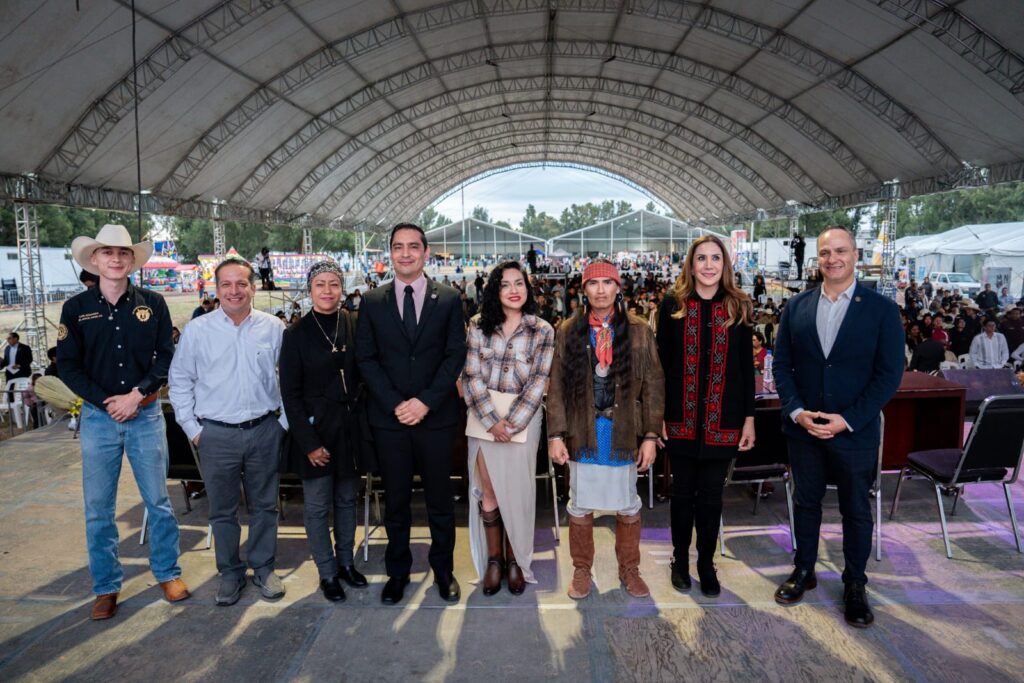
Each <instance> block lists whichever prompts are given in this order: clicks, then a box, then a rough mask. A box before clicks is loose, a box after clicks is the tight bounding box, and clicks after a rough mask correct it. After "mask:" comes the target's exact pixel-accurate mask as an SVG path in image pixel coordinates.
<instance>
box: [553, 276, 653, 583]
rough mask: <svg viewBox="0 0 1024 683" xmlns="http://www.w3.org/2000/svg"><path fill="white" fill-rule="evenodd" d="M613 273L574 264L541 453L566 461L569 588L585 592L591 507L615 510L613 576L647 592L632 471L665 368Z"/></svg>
mask: <svg viewBox="0 0 1024 683" xmlns="http://www.w3.org/2000/svg"><path fill="white" fill-rule="evenodd" d="M621 283H622V281H621V279H620V277H619V272H618V270H617V269H616V268H615V265H614V264H612V263H611V262H610V261H608V260H606V259H597V260H595V261H593V262H591V264H590V265H588V266H587V267H586V269H585V270H584V271H583V294H584V298H583V305H582V306H581V307H580V308H579V309H578V310H577V311H576V313H575V314H573V316H572V317H571V318H569V319H568V320H566V321H565V322H564V323H562V324H561V325H560V326H559V328H558V332H557V333H556V335H555V358H554V361H552V363H551V384H550V386H549V388H548V400H547V403H546V406H547V411H548V455H549V456H550V458H551V459H552V460H553V461H554V462H556V463H558V464H563V463H565V462H567V461H570V460H571V462H570V463H569V503H568V505H567V506H566V511H567V512H568V513H569V554H570V555H571V556H572V563H573V567H574V570H573V577H572V585H571V586H570V588H569V597H571V598H574V599H577V600H579V599H582V598H585V597H586V596H587V595H589V594H590V589H591V583H592V579H591V573H590V568H591V566H592V565H593V563H594V535H593V534H594V512H597V511H605V512H615V513H616V525H615V555H616V558H617V559H618V563H619V580H620V581H621V582H622V585H623V586H624V587H625V589H626V592H627V593H629V594H630V595H632V596H634V597H645V596H647V595H649V594H650V591H649V590H648V588H647V584H645V583H644V581H643V579H642V578H640V507H641V503H640V496H638V495H637V492H636V478H637V472H638V471H639V472H645V471H647V469H648V468H650V466H651V465H652V464H653V463H654V458H655V455H656V454H657V450H656V449H657V441H658V432H659V431H660V430H661V428H662V418H663V412H664V389H665V383H664V378H663V377H662V374H661V363H659V361H658V350H657V347H656V346H655V343H654V333H653V332H652V331H651V328H650V326H649V325H648V324H647V321H646V320H644V319H643V318H638V317H637V316H635V315H630V314H629V313H627V311H626V307H625V305H624V304H623V300H622V294H621V292H620V291H619V290H620V287H621Z"/></svg>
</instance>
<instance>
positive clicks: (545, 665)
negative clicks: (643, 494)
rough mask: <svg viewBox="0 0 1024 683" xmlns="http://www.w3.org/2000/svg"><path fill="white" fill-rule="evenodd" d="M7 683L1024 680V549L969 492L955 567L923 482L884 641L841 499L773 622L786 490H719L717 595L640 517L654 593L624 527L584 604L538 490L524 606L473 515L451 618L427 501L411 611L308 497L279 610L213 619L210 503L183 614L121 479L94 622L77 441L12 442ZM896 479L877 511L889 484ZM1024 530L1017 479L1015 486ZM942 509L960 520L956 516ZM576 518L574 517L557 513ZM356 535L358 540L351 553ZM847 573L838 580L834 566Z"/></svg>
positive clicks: (912, 490)
mask: <svg viewBox="0 0 1024 683" xmlns="http://www.w3.org/2000/svg"><path fill="white" fill-rule="evenodd" d="M0 449H2V456H0V553H2V555H0V557H2V560H0V680H5V681H12V680H42V681H52V680H76V681H77V680H96V681H107V680H110V679H116V680H123V681H146V682H147V683H154V682H156V681H176V680H216V681H279V680H280V681H292V680H356V681H363V680H381V681H403V680H432V681H433V680H472V681H477V682H479V681H481V680H485V681H487V680H490V681H496V680H509V679H513V678H516V679H519V680H537V679H564V680H580V681H617V680H625V681H630V680H635V681H661V680H664V681H682V680H712V679H713V680H721V681H728V680H752V681H762V680H767V681H787V682H788V681H805V680H806V681H821V680H835V681H847V680H878V681H887V680H915V681H938V680H941V681H985V682H986V683H994V682H996V681H1011V680H1017V681H1019V680H1022V679H1024V580H1022V579H1024V555H1020V554H1018V553H1017V552H1016V550H1015V548H1014V545H1013V536H1012V533H1011V531H1010V529H1009V524H1008V520H1007V514H1006V506H1005V502H1004V498H1003V495H1002V490H1001V489H1000V488H999V487H995V486H977V487H972V488H969V489H968V493H967V497H966V498H965V499H963V500H961V502H960V506H959V509H958V511H957V515H956V516H955V517H952V518H950V521H951V532H952V541H953V551H954V559H953V560H947V559H946V557H945V554H944V551H943V545H942V537H941V534H940V529H939V523H938V517H937V514H936V509H935V502H934V496H933V495H932V493H931V490H930V488H929V487H928V486H927V484H926V483H924V482H921V481H912V482H908V484H907V485H906V490H905V491H904V495H903V500H902V502H901V509H900V516H899V519H898V521H897V522H888V521H887V520H886V521H885V522H884V526H883V530H884V531H883V555H882V560H881V562H876V561H875V560H874V559H872V560H871V561H870V565H869V568H868V571H869V576H870V579H871V583H870V585H869V595H870V597H871V600H872V603H873V605H874V608H875V615H876V625H875V627H874V628H871V629H868V630H864V631H859V630H855V629H851V628H848V627H847V626H846V625H845V623H844V622H843V619H842V614H841V613H840V611H839V598H840V594H841V590H842V586H841V584H840V582H839V578H838V576H839V569H841V566H842V550H841V547H840V536H839V530H840V528H839V518H838V512H837V509H836V503H835V497H834V496H829V498H827V501H828V502H827V508H826V511H825V524H824V533H823V536H824V542H823V544H822V549H821V559H820V563H819V584H818V588H817V590H815V591H813V592H810V593H808V597H807V598H806V599H805V601H804V603H803V604H802V605H799V606H796V607H790V608H784V607H780V606H778V605H776V604H775V602H774V601H773V600H772V593H773V591H774V590H775V587H776V585H777V584H778V583H779V582H780V581H782V580H783V579H784V578H785V577H786V576H787V575H788V573H789V571H790V561H791V560H790V557H791V556H790V552H789V535H788V531H787V523H786V506H785V496H784V495H783V494H782V491H781V490H780V491H778V492H777V493H776V494H774V495H773V496H772V497H770V498H769V499H767V500H766V501H763V502H762V504H761V506H760V509H759V511H758V514H757V516H752V515H751V505H752V498H751V496H750V495H749V494H748V493H747V492H746V491H744V490H741V489H740V488H739V487H736V488H734V489H730V490H729V491H727V494H726V507H725V517H726V530H727V534H726V547H727V552H728V556H727V557H725V558H719V561H718V566H719V576H720V578H721V581H722V585H723V589H724V590H723V593H722V595H721V597H719V598H718V599H707V598H704V597H703V596H701V595H700V592H699V591H698V590H697V589H696V582H695V588H694V590H693V592H691V593H690V594H687V595H684V594H680V593H677V592H675V591H674V590H673V589H672V586H671V584H670V582H669V571H668V562H669V558H670V556H671V543H670V534H669V529H668V526H669V523H668V520H669V505H668V503H667V502H666V503H656V504H655V508H654V509H653V510H647V509H646V508H645V510H644V513H643V514H644V533H643V542H642V545H641V549H642V552H643V559H642V562H641V571H642V574H643V576H644V577H645V578H646V580H647V582H648V583H649V584H650V586H651V589H652V591H653V596H652V598H650V599H642V600H636V599H632V598H629V597H628V596H627V595H625V594H624V593H623V591H622V590H621V589H620V588H619V585H618V580H617V575H616V566H615V558H614V550H613V534H612V529H613V524H614V522H613V519H611V518H602V519H601V520H600V521H599V522H598V528H597V529H596V530H595V540H596V544H597V558H596V567H595V572H596V576H597V584H598V588H597V590H596V591H595V594H593V595H592V596H591V597H590V598H588V599H587V600H585V601H582V602H579V603H577V602H574V601H572V600H570V599H569V598H568V597H567V596H566V595H565V589H566V586H567V585H568V581H569V579H570V577H571V574H572V565H571V562H570V559H569V555H568V537H567V531H566V528H565V525H564V523H563V525H562V533H561V543H560V544H556V543H555V542H554V535H553V527H552V522H553V519H552V511H551V508H550V502H548V503H547V505H545V501H549V500H550V497H547V498H545V497H543V496H538V508H537V533H536V548H537V550H536V555H535V560H534V568H535V571H536V574H537V577H538V579H539V583H538V584H537V585H535V586H530V587H529V588H527V591H526V593H525V594H524V595H523V596H521V597H518V598H516V597H513V596H511V595H510V594H509V593H508V592H507V591H503V592H502V593H499V594H498V595H496V596H494V597H490V598H487V597H485V596H484V595H483V594H482V593H481V592H480V591H479V589H478V588H477V587H476V586H475V585H474V581H475V578H476V577H475V574H474V572H473V570H472V567H471V563H470V558H469V549H468V547H467V543H468V532H467V530H466V527H465V516H466V514H465V510H466V505H465V502H464V501H463V502H461V503H460V504H459V505H458V506H457V508H458V510H459V513H460V514H459V522H460V527H459V530H458V547H457V549H456V555H455V562H456V576H457V577H458V578H459V580H460V582H461V584H462V589H463V598H462V601H461V602H460V603H459V604H457V605H450V606H449V605H446V603H443V602H442V601H441V600H440V598H439V597H438V596H437V592H436V589H435V588H434V587H433V584H432V577H431V575H430V574H429V572H428V571H427V569H426V566H427V564H426V552H427V545H428V543H429V537H428V534H427V529H426V526H425V518H424V516H423V513H422V508H420V509H419V511H418V512H417V513H416V515H415V517H414V519H415V520H416V521H417V523H418V524H419V525H420V526H417V527H416V528H415V529H414V531H413V540H414V548H413V550H414V554H415V558H416V559H415V564H414V570H415V572H414V574H413V577H412V578H413V585H412V586H410V588H409V590H408V591H407V598H406V601H405V603H404V604H402V605H401V606H399V607H385V606H383V605H381V603H380V600H379V597H380V588H381V586H382V585H383V581H384V576H383V549H384V540H383V532H378V534H377V535H375V536H374V537H373V539H372V541H371V545H370V559H369V562H368V563H365V564H364V563H363V562H362V556H361V555H360V558H359V561H358V566H359V567H360V568H361V570H362V571H364V572H365V573H366V574H367V575H368V576H369V577H370V579H371V582H372V583H371V586H370V588H368V589H364V590H362V591H357V590H349V591H348V594H349V598H348V601H347V602H346V603H343V604H331V603H328V602H326V601H325V600H324V599H323V598H322V597H321V596H320V594H319V592H318V591H317V576H316V569H315V567H314V565H313V563H312V560H311V559H310V558H309V556H308V549H307V545H306V540H305V535H304V532H303V529H302V511H301V503H294V504H292V505H289V506H286V510H285V512H286V515H287V518H286V520H285V521H284V522H282V525H281V529H280V536H279V544H278V565H277V569H278V571H279V573H280V574H281V575H282V577H283V578H284V582H285V585H286V586H287V588H288V594H287V596H286V597H285V598H284V599H282V600H280V601H279V602H276V603H270V602H266V601H263V600H261V599H259V598H258V593H257V591H256V590H255V589H254V588H253V587H252V586H251V585H250V586H249V587H248V588H247V589H246V592H245V593H244V594H243V597H242V600H241V601H240V602H239V603H238V604H237V605H235V606H233V607H228V608H218V607H216V606H215V605H214V604H213V598H214V593H215V591H216V585H217V581H216V576H215V569H214V559H213V553H212V551H210V550H206V549H205V539H206V524H205V520H206V501H205V499H200V500H198V501H194V503H193V511H192V512H189V513H185V510H184V503H183V498H182V492H181V487H180V486H178V485H177V484H176V483H175V484H172V486H171V500H172V503H173V504H174V507H175V510H176V511H177V512H178V514H179V521H180V523H181V525H182V544H181V547H182V551H183V554H182V557H181V564H182V567H183V569H184V578H185V579H186V581H187V582H188V585H189V586H190V587H191V588H192V590H193V597H192V598H191V599H190V600H187V601H185V602H183V603H179V604H176V605H170V604H167V603H166V602H164V601H163V600H162V599H161V594H160V590H159V588H158V587H157V586H156V584H155V582H154V579H153V577H152V575H151V574H150V573H149V571H148V566H147V560H146V553H147V549H148V546H140V545H139V543H138V533H139V525H140V523H141V521H142V510H143V508H142V503H141V500H140V498H139V496H138V492H137V490H136V488H135V484H134V481H133V480H132V477H131V471H130V468H129V467H128V466H127V464H126V466H125V467H124V471H123V474H122V480H121V487H120V495H119V497H118V524H119V527H120V530H121V538H122V543H121V550H120V552H121V556H122V558H123V562H124V565H125V572H126V580H125V584H124V588H123V589H122V594H121V600H122V602H121V606H120V610H119V612H118V614H117V617H116V618H114V619H113V620H110V621H105V622H92V621H90V620H89V607H90V605H91V602H92V596H91V594H90V581H89V574H88V568H87V564H86V553H85V533H84V521H83V515H82V502H81V490H80V487H81V483H80V479H81V464H80V454H79V449H78V443H77V442H76V441H73V440H72V439H71V435H70V433H69V432H67V431H66V430H65V429H63V426H61V428H60V429H59V430H52V431H51V430H38V431H35V432H30V433H28V434H26V435H24V436H20V437H18V438H16V439H13V440H10V441H6V442H4V443H3V444H2V445H0ZM895 479H896V478H895V476H894V475H887V476H886V478H885V491H884V502H885V505H884V513H885V514H888V508H889V504H890V503H891V501H892V494H893V491H894V490H895ZM1015 495H1016V496H1017V498H1016V501H1017V510H1018V516H1019V517H1020V518H1022V519H1024V486H1022V485H1021V484H1018V485H1017V486H1016V488H1015ZM948 502H949V501H947V505H948ZM563 516H564V512H563ZM361 539H362V528H361V527H360V529H359V531H358V532H357V542H358V541H359V540H361ZM837 567H839V569H837Z"/></svg>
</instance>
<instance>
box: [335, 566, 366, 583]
mask: <svg viewBox="0 0 1024 683" xmlns="http://www.w3.org/2000/svg"><path fill="white" fill-rule="evenodd" d="M338 578H339V579H341V580H342V581H344V582H345V583H347V584H348V585H350V586H352V587H353V588H366V586H367V581H366V577H365V576H363V575H362V574H360V573H359V570H357V569H356V568H355V567H354V566H352V565H348V566H347V567H339V568H338Z"/></svg>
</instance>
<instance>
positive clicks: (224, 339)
mask: <svg viewBox="0 0 1024 683" xmlns="http://www.w3.org/2000/svg"><path fill="white" fill-rule="evenodd" d="M283 335H284V326H282V325H281V321H280V320H279V319H278V318H277V317H276V316H273V315H270V314H269V313H263V312H262V311H256V310H253V311H251V312H250V313H249V315H248V317H246V318H245V320H243V321H242V323H241V324H240V325H235V324H234V323H233V322H232V321H231V318H229V317H228V316H227V314H226V313H224V311H223V310H222V309H217V310H215V311H211V312H210V313H207V314H206V315H203V316H200V317H198V318H195V319H194V320H192V321H191V322H190V323H189V324H188V325H186V326H185V330H184V332H182V333H181V339H180V340H179V341H178V347H177V349H176V350H175V352H174V359H173V360H172V361H171V369H170V373H169V374H168V387H169V391H168V395H169V396H170V399H171V405H172V406H174V418H175V420H177V422H178V424H180V425H181V428H182V430H183V431H184V432H185V436H187V437H188V438H189V440H192V439H194V438H195V437H196V435H197V434H199V433H200V432H201V431H202V425H201V424H200V423H199V420H201V419H204V418H205V419H210V420H217V421H218V422H226V423H228V424H238V423H240V422H246V421H248V420H254V419H256V418H257V417H261V416H263V415H266V414H267V413H269V412H271V411H274V410H278V409H279V408H281V388H280V385H279V384H278V381H277V360H278V356H279V355H280V353H281V339H282V337H283ZM280 422H281V425H282V426H283V427H284V428H285V429H287V428H288V422H287V420H286V419H285V416H284V411H282V412H281V417H280Z"/></svg>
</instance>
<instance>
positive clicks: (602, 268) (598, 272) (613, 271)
mask: <svg viewBox="0 0 1024 683" xmlns="http://www.w3.org/2000/svg"><path fill="white" fill-rule="evenodd" d="M599 277H608V278H611V279H612V280H615V284H617V285H619V286H620V287H621V286H622V278H620V277H619V269H618V268H616V267H615V266H614V265H612V264H611V263H605V262H604V261H598V262H596V263H591V264H590V265H589V266H587V267H586V268H584V269H583V282H582V283H581V285H583V286H585V285H586V284H587V280H593V279H594V278H599Z"/></svg>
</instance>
